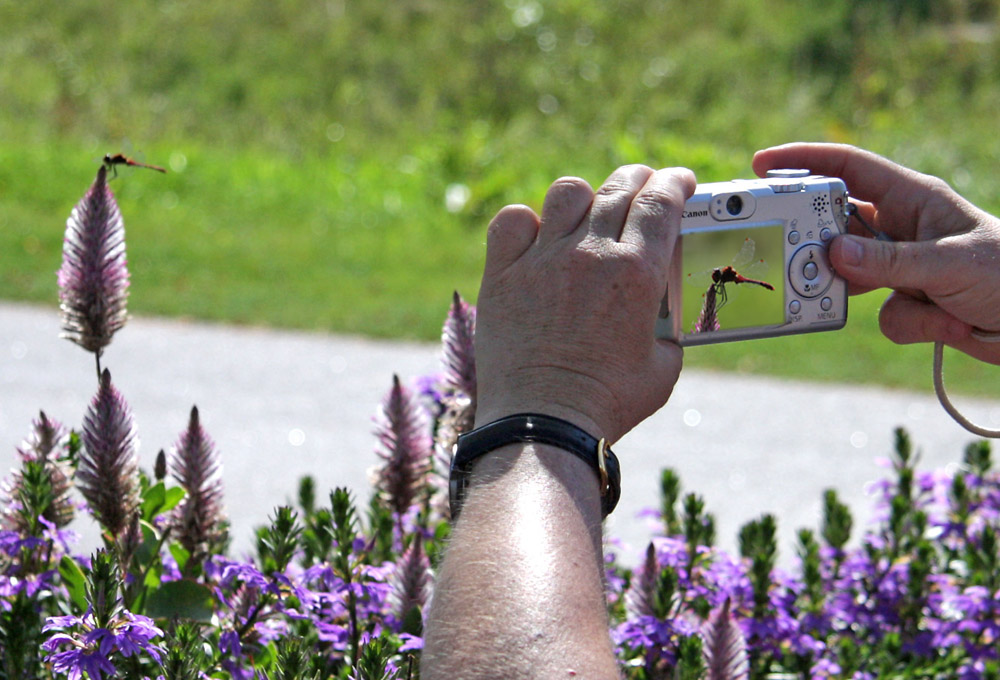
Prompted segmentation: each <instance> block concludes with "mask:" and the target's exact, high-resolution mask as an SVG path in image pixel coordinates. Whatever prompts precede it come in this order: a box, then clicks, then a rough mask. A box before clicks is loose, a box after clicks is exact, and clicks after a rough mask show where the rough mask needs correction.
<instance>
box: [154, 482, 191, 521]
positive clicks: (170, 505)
mask: <svg viewBox="0 0 1000 680" xmlns="http://www.w3.org/2000/svg"><path fill="white" fill-rule="evenodd" d="M161 484H162V482H161ZM186 495H187V491H185V490H184V489H183V488H181V487H179V486H172V487H170V488H169V489H167V493H166V497H165V499H164V501H163V507H162V508H160V514H163V513H165V512H170V511H171V510H173V509H174V508H176V507H177V504H178V503H180V502H181V499H182V498H184V496H186Z"/></svg>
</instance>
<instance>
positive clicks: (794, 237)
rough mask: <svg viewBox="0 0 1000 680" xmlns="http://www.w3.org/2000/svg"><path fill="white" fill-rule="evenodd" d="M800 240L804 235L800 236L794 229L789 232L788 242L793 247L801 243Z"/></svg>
mask: <svg viewBox="0 0 1000 680" xmlns="http://www.w3.org/2000/svg"><path fill="white" fill-rule="evenodd" d="M800 238H802V235H801V234H799V232H797V231H795V230H794V229H793V230H792V231H790V232H788V242H789V243H791V244H792V245H793V246H794V245H795V244H797V243H798V242H799V239H800Z"/></svg>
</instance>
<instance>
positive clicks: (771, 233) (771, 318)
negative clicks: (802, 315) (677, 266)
mask: <svg viewBox="0 0 1000 680" xmlns="http://www.w3.org/2000/svg"><path fill="white" fill-rule="evenodd" d="M681 236H682V239H683V241H682V243H683V245H682V249H683V250H682V260H681V261H682V262H683V272H682V278H683V283H682V285H681V289H682V291H683V292H682V296H683V297H682V303H681V309H682V320H683V321H682V323H683V325H682V328H681V332H682V333H683V334H684V335H693V334H697V333H711V332H714V331H719V330H725V329H734V328H748V327H751V326H777V325H781V324H783V323H785V310H784V307H785V300H784V296H785V267H784V253H785V250H784V227H783V225H782V224H780V223H778V224H757V225H753V226H746V225H741V226H738V227H732V228H719V229H710V230H697V231H692V232H683V231H682V232H681Z"/></svg>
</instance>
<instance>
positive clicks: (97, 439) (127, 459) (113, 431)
mask: <svg viewBox="0 0 1000 680" xmlns="http://www.w3.org/2000/svg"><path fill="white" fill-rule="evenodd" d="M82 440H83V450H82V451H81V452H80V467H79V468H78V469H77V473H76V477H77V486H78V487H79V488H80V492H81V493H82V494H83V497H84V498H86V499H87V502H88V503H89V504H90V508H91V510H92V511H93V512H94V514H95V515H96V516H97V518H98V520H99V521H100V522H101V524H103V525H104V527H105V528H106V529H107V530H108V531H109V532H110V533H111V535H112V536H117V535H118V534H119V533H121V531H122V530H123V529H125V528H126V526H127V525H128V523H129V521H131V519H132V515H133V513H134V512H135V511H136V509H137V508H138V507H139V489H138V487H139V459H138V454H137V451H136V449H137V447H138V443H137V441H136V434H135V424H134V423H133V421H132V410H131V409H130V408H129V405H128V404H127V403H126V402H125V399H124V397H122V395H121V393H120V392H119V391H118V390H117V389H116V388H115V386H114V385H112V384H111V373H110V372H109V371H108V370H107V369H105V371H104V373H103V374H102V375H101V386H100V388H99V389H98V391H97V395H96V396H95V397H94V399H93V401H91V402H90V408H89V409H87V413H86V415H85V416H84V417H83V436H82Z"/></svg>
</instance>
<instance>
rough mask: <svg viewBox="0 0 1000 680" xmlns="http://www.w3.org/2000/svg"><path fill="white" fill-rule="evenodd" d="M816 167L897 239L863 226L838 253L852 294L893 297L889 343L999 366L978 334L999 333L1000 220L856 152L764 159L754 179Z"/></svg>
mask: <svg viewBox="0 0 1000 680" xmlns="http://www.w3.org/2000/svg"><path fill="white" fill-rule="evenodd" d="M800 167H801V168H807V169H809V170H811V171H812V172H815V173H817V174H822V175H828V176H831V177H840V178H841V179H843V180H844V182H846V183H847V188H848V190H849V191H850V193H851V196H852V197H853V198H856V199H861V200H862V201H865V202H859V203H858V208H859V211H860V216H861V218H862V219H864V221H865V222H867V223H868V224H871V225H874V227H875V228H876V229H877V230H879V231H882V232H885V233H886V234H887V235H888V236H890V237H891V238H892V239H893V242H887V241H878V240H875V239H872V238H864V237H865V236H870V234H867V233H866V232H865V231H864V230H863V228H862V227H861V225H860V224H858V221H857V220H851V229H850V231H851V232H852V234H854V235H848V236H839V237H837V238H836V239H834V241H833V243H832V244H831V245H830V261H831V263H832V264H833V267H834V269H835V270H836V271H837V273H838V274H840V275H841V276H843V277H844V278H845V279H847V281H848V282H849V284H850V292H851V294H852V295H853V294H856V293H863V292H867V291H869V290H872V289H873V288H880V287H887V288H892V289H894V292H893V293H892V294H891V295H890V296H889V298H888V299H887V300H886V301H885V304H884V305H883V306H882V310H881V313H880V314H879V325H880V326H881V329H882V332H883V333H884V334H885V336H886V337H887V338H889V339H890V340H892V341H893V342H896V343H899V344H908V343H914V342H932V341H941V342H944V343H945V344H947V345H950V346H952V347H954V348H956V349H958V350H961V351H963V352H965V353H966V354H969V355H970V356H973V357H976V358H977V359H980V360H982V361H987V362H990V363H994V364H1000V343H998V342H993V343H990V342H983V341H981V340H979V339H977V338H976V337H975V336H974V334H973V331H974V329H976V328H978V329H981V330H983V331H987V332H996V331H1000V220H998V219H997V218H996V217H993V216H992V215H990V214H988V213H986V212H984V211H982V210H980V209H978V208H976V207H975V206H974V205H972V204H971V203H969V202H968V201H966V200H965V199H964V198H962V197H961V196H959V195H958V194H957V193H956V192H955V191H953V190H952V189H951V188H950V187H949V186H948V185H947V184H946V183H945V182H944V181H943V180H940V179H938V178H936V177H931V176H929V175H923V174H920V173H918V172H915V171H913V170H909V169H907V168H904V167H903V166H901V165H897V164H896V163H893V162H891V161H889V160H886V159H885V158H882V157H881V156H877V155H875V154H873V153H870V152H868V151H863V150H861V149H857V148H854V147H850V146H843V145H834V144H789V145H786V146H779V147H774V148H771V149H766V150H764V151H759V152H757V154H756V155H755V156H754V161H753V168H754V171H755V172H756V173H757V174H759V175H761V176H763V175H764V174H765V173H766V172H767V171H768V170H771V169H774V168H800Z"/></svg>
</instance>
